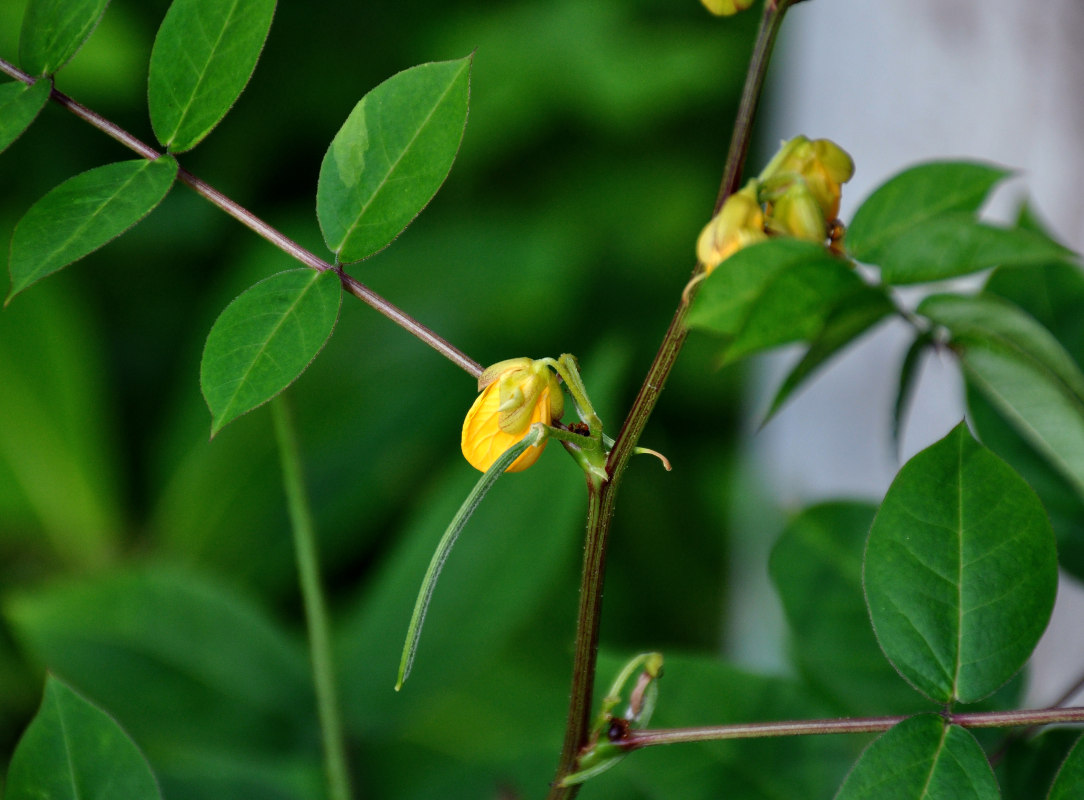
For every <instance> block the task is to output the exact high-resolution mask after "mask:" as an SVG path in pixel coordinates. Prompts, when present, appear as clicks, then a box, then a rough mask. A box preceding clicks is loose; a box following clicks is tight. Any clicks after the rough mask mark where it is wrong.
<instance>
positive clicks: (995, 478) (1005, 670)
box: [864, 423, 1058, 703]
mask: <svg viewBox="0 0 1084 800" xmlns="http://www.w3.org/2000/svg"><path fill="white" fill-rule="evenodd" d="M1057 582H1058V578H1057V553H1056V552H1055V547H1054V535H1053V531H1052V530H1051V528H1050V523H1049V522H1048V521H1047V518H1046V513H1045V511H1044V510H1043V507H1042V503H1040V502H1039V499H1038V497H1036V496H1035V493H1034V492H1033V491H1032V490H1031V488H1030V487H1029V486H1028V485H1027V484H1026V483H1025V482H1024V480H1023V479H1022V478H1021V477H1020V476H1019V475H1017V474H1016V473H1015V472H1014V471H1013V470H1012V468H1011V467H1009V465H1008V464H1006V463H1005V462H1004V461H1002V460H1001V459H1000V458H998V457H997V456H996V455H994V454H993V453H992V452H991V451H990V450H987V449H986V448H985V447H983V446H982V445H980V444H979V443H978V442H976V441H975V440H974V439H973V438H972V436H971V434H970V433H969V432H968V430H967V427H966V426H965V425H964V424H963V423H961V424H960V425H958V426H956V428H954V429H953V431H952V432H951V433H949V435H948V436H946V437H945V438H944V439H942V440H941V441H939V442H937V443H935V444H933V445H932V446H930V447H928V448H927V449H926V450H923V451H922V452H921V453H918V454H917V455H916V456H914V457H913V458H912V459H911V460H910V461H908V462H907V463H906V464H905V465H904V467H903V468H902V469H901V470H900V472H899V474H898V475H897V476H896V479H895V480H894V481H893V482H892V485H891V486H890V487H889V490H888V493H887V494H886V495H885V499H884V502H883V503H882V504H881V508H880V511H878V512H877V517H876V519H875V520H874V522H873V527H872V529H871V530H870V535H869V541H868V543H867V546H866V560H865V572H864V583H865V589H866V600H867V603H868V605H869V611H870V618H871V619H872V621H873V627H874V630H875V631H876V633H877V638H878V641H879V642H880V645H881V648H882V649H883V650H884V652H885V655H887V656H888V658H889V660H890V661H892V663H893V665H894V666H895V667H896V669H897V670H899V671H900V674H902V675H903V676H904V677H905V678H906V679H907V680H908V681H909V682H910V683H911V684H912V685H913V686H915V688H917V689H918V690H919V691H921V692H922V693H924V694H925V695H927V696H928V697H930V698H931V699H933V700H935V701H937V702H940V703H951V702H954V701H957V700H959V701H962V702H965V703H971V702H975V701H977V700H980V699H982V698H983V697H986V696H987V695H989V694H991V693H992V692H993V691H994V690H996V689H997V688H998V687H999V686H1001V685H1002V684H1004V683H1005V682H1006V681H1008V680H1009V678H1011V677H1012V676H1013V675H1014V674H1015V673H1016V672H1017V671H1018V670H1019V669H1020V668H1021V667H1022V666H1023V664H1024V662H1026V661H1027V659H1028V658H1029V656H1030V655H1031V651H1032V649H1033V648H1034V647H1035V644H1036V642H1038V640H1039V636H1040V635H1042V632H1043V630H1044V629H1045V628H1046V623H1047V621H1048V620H1049V617H1050V611H1051V609H1052V608H1053V605H1054V595H1055V593H1056V591H1057Z"/></svg>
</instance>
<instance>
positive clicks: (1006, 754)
mask: <svg viewBox="0 0 1084 800" xmlns="http://www.w3.org/2000/svg"><path fill="white" fill-rule="evenodd" d="M1079 741H1080V731H1079V730H1074V729H1073V728H1049V727H1048V728H1045V729H1043V730H1042V731H1041V732H1040V733H1038V734H1037V735H1035V736H1026V737H1024V736H1010V737H1006V740H1005V742H1004V744H1003V746H1002V748H1001V750H1000V754H1001V755H1002V757H1001V759H1000V760H999V761H998V762H997V764H996V765H995V766H994V774H995V775H996V776H997V781H998V783H999V784H1001V796H1002V797H1003V798H1004V800H1035V798H1036V797H1039V796H1045V795H1042V794H1040V793H1041V792H1042V790H1043V789H1044V788H1046V787H1048V786H1050V785H1051V784H1053V783H1054V780H1055V778H1057V775H1058V770H1059V769H1060V768H1061V766H1062V764H1063V763H1065V758H1066V756H1067V755H1069V751H1070V750H1072V749H1073V747H1074V746H1075V745H1076V744H1077V743H1078V742H1079ZM1078 794H1079V793H1078ZM1059 800H1064V799H1063V798H1059Z"/></svg>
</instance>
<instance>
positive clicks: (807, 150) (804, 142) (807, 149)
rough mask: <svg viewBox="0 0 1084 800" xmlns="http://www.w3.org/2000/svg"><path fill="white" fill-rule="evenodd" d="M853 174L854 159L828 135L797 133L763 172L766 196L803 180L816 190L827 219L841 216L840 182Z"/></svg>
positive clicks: (770, 197) (774, 195)
mask: <svg viewBox="0 0 1084 800" xmlns="http://www.w3.org/2000/svg"><path fill="white" fill-rule="evenodd" d="M853 175H854V161H852V160H851V157H850V156H849V155H848V154H847V152H846V151H845V150H843V148H841V147H840V146H839V145H837V144H836V143H835V142H832V141H830V140H828V139H817V140H816V141H810V140H809V139H807V138H806V137H805V136H795V137H794V138H793V139H791V140H790V141H789V142H786V143H784V144H783V146H782V147H781V148H780V150H779V152H778V153H777V154H776V155H775V157H774V158H772V160H771V161H770V162H769V163H768V166H766V167H765V168H764V171H763V172H761V173H760V180H761V182H762V183H763V184H764V187H765V196H766V199H769V200H774V198H775V197H776V196H778V195H780V194H782V193H784V192H785V191H786V190H787V188H788V187H789V186H790V184H792V183H793V182H794V181H795V180H798V179H800V180H802V181H804V182H805V184H806V186H807V187H809V191H810V192H811V193H812V194H813V197H814V198H815V199H816V201H817V204H818V205H819V206H820V208H821V213H822V214H823V215H824V218H825V219H826V220H833V219H835V218H836V217H838V216H839V198H840V194H841V192H842V189H841V184H844V183H846V182H847V181H849V180H850V179H851V177H852V176H853Z"/></svg>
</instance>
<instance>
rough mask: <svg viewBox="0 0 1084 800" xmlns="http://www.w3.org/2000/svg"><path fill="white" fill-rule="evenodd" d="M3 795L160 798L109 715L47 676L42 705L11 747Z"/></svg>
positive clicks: (33, 799)
mask: <svg viewBox="0 0 1084 800" xmlns="http://www.w3.org/2000/svg"><path fill="white" fill-rule="evenodd" d="M4 797H6V798H8V800H24V798H25V800H40V799H41V798H48V799H49V800H66V798H70V799H71V800H114V798H120V797H130V798H140V800H144V798H145V799H146V800H151V798H155V797H161V793H160V792H159V791H158V784H157V783H156V782H155V780H154V775H153V773H152V772H151V768H150V765H148V764H147V761H146V759H145V758H143V754H142V753H140V752H139V748H137V747H136V746H135V743H134V742H133V741H132V740H131V739H129V738H128V735H127V734H126V733H125V732H124V731H123V730H121V728H120V726H119V725H117V723H116V722H114V721H113V719H112V718H111V717H110V716H109V715H108V714H106V713H105V712H104V711H102V710H101V709H100V708H98V707H96V706H94V705H93V704H91V703H89V702H87V701H86V700H85V699H83V698H82V697H80V696H79V695H78V694H76V693H75V692H73V691H72V690H71V689H69V688H68V687H67V686H66V685H64V683H62V682H61V681H59V680H57V679H56V678H54V677H52V676H50V677H49V678H48V679H47V680H46V682H45V695H44V697H43V698H42V702H41V709H40V710H39V711H38V714H37V716H35V717H34V719H33V720H32V721H31V723H30V725H29V727H28V728H27V729H26V733H24V734H23V738H22V739H21V740H20V741H19V744H18V746H17V747H16V748H15V753H14V755H12V757H11V766H10V768H9V770H8V781H7V791H6V792H5V793H4Z"/></svg>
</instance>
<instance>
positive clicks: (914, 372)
mask: <svg viewBox="0 0 1084 800" xmlns="http://www.w3.org/2000/svg"><path fill="white" fill-rule="evenodd" d="M932 343H933V337H932V336H931V335H930V333H929V332H926V333H920V334H919V335H918V336H916V337H915V340H914V341H913V342H911V346H910V347H908V348H907V353H906V355H904V357H903V363H901V364H900V381H899V385H898V386H897V387H896V402H895V403H894V404H893V406H892V442H893V443H894V444H895V446H896V453H897V457H899V447H900V435H901V434H902V432H903V419H904V417H905V416H906V415H907V412H908V410H909V409H910V407H911V398H912V397H914V394H915V384H916V382H917V381H918V375H919V369H918V368H919V366H920V365H921V363H922V356H923V355H924V354H925V352H926V350H927V349H928V348H929V347H930V346H931V345H932Z"/></svg>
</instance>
